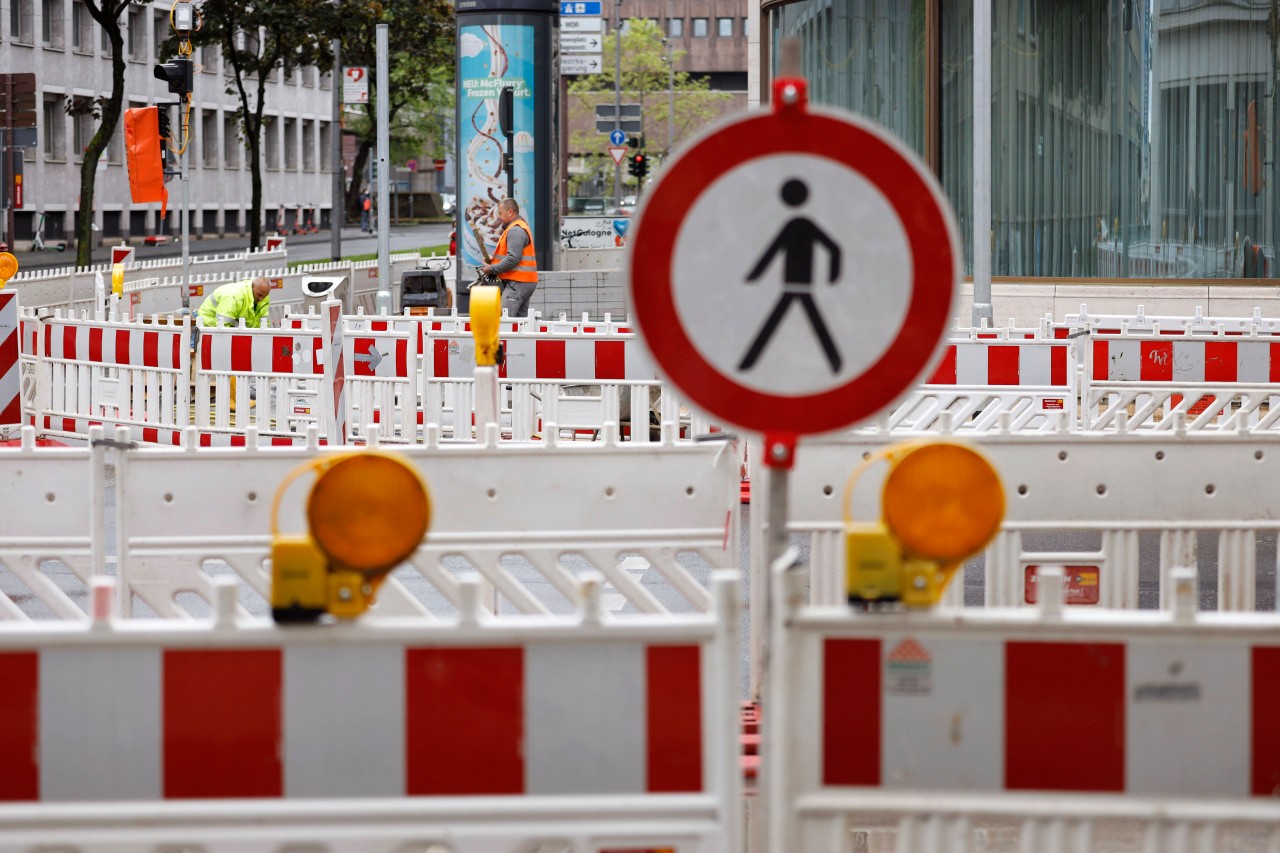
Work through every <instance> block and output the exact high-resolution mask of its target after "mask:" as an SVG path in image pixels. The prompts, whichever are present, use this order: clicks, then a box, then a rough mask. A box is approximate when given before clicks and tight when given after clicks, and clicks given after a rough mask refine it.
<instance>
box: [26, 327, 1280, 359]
mask: <svg viewBox="0 0 1280 853" xmlns="http://www.w3.org/2000/svg"><path fill="white" fill-rule="evenodd" d="M1272 346H1275V344H1272ZM44 354H45V358H51V357H52V356H53V326H45V327H44ZM1272 361H1273V362H1274V361H1275V359H1272Z"/></svg>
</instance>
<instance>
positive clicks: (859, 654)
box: [822, 638, 883, 785]
mask: <svg viewBox="0 0 1280 853" xmlns="http://www.w3.org/2000/svg"><path fill="white" fill-rule="evenodd" d="M822 646H823V647H822V655H823V660H822V784H824V785H879V784H880V740H881V737H882V732H883V728H882V725H883V720H882V706H881V696H880V694H881V678H880V641H879V640H844V639H834V638H831V639H827V640H826V641H825V642H824V643H823V644H822Z"/></svg>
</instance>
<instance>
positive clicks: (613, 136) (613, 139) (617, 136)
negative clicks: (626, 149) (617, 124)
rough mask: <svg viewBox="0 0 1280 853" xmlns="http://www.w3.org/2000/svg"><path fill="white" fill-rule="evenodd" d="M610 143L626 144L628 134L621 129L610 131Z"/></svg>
mask: <svg viewBox="0 0 1280 853" xmlns="http://www.w3.org/2000/svg"><path fill="white" fill-rule="evenodd" d="M609 144H610V145H626V144H627V135H626V134H625V133H623V132H622V131H620V130H614V131H611V132H610V133H609Z"/></svg>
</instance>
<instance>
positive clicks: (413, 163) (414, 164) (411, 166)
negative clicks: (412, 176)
mask: <svg viewBox="0 0 1280 853" xmlns="http://www.w3.org/2000/svg"><path fill="white" fill-rule="evenodd" d="M404 166H405V168H406V169H408V170H409V171H410V172H416V171H418V161H417V160H410V161H409V162H407V163H405V164H404Z"/></svg>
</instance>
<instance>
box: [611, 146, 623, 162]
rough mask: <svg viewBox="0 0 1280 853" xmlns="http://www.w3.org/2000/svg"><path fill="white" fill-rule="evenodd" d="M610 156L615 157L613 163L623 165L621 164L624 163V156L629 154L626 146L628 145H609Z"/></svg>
mask: <svg viewBox="0 0 1280 853" xmlns="http://www.w3.org/2000/svg"><path fill="white" fill-rule="evenodd" d="M609 156H610V157H612V158H613V165H615V166H621V165H622V158H623V157H626V156H627V148H626V146H625V145H624V146H622V147H621V148H619V147H618V146H616V145H612V146H610V147H609Z"/></svg>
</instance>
